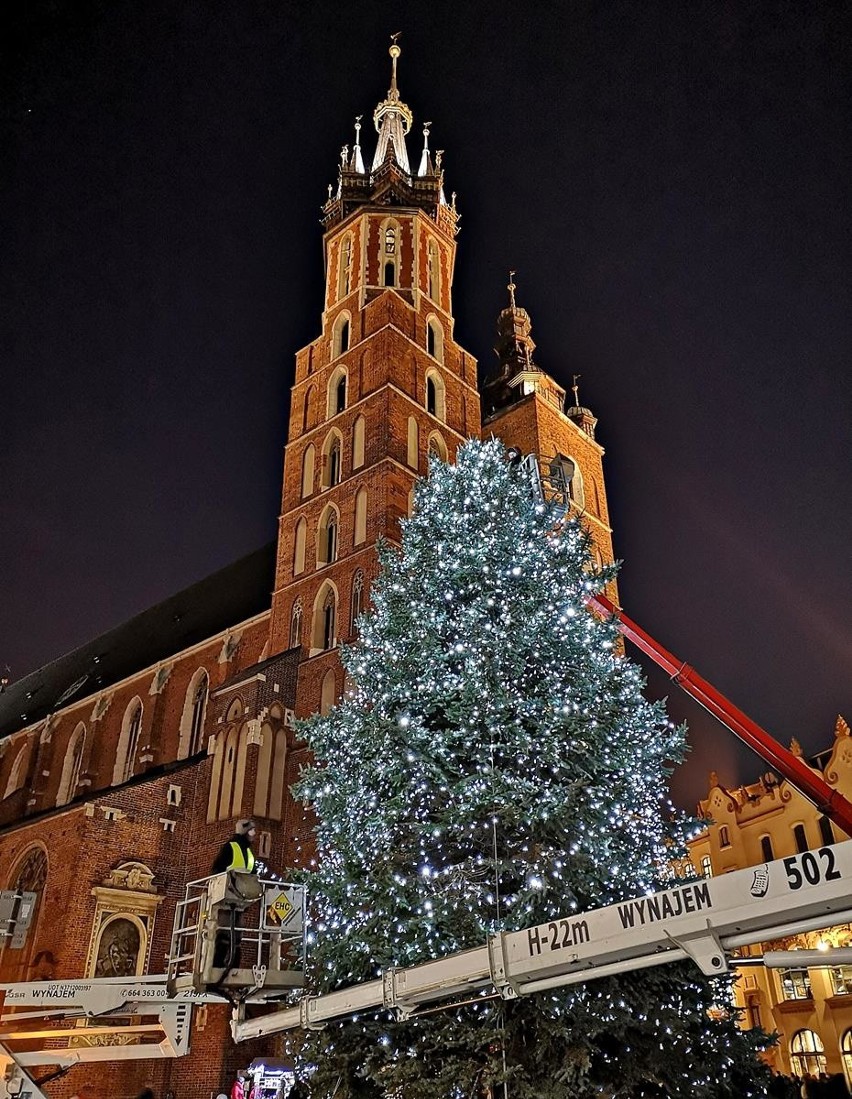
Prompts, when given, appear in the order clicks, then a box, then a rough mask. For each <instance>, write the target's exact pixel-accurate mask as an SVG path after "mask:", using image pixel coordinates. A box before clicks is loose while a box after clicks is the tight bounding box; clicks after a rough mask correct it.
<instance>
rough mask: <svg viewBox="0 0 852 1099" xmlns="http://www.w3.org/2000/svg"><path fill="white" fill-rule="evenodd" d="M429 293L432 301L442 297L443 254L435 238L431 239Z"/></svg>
mask: <svg viewBox="0 0 852 1099" xmlns="http://www.w3.org/2000/svg"><path fill="white" fill-rule="evenodd" d="M428 281H429V285H428V291H427V292H428V294H429V297H430V298H431V299H432V301H440V297H441V256H440V252H439V251H438V245H437V243H436V242H435V241H434V240H430V241H429V260H428Z"/></svg>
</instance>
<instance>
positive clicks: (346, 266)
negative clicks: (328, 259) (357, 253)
mask: <svg viewBox="0 0 852 1099" xmlns="http://www.w3.org/2000/svg"><path fill="white" fill-rule="evenodd" d="M351 285H352V237H351V236H350V235H349V234H348V233H347V234H346V236H345V237H344V238H343V240H342V241H341V243H340V259H339V261H338V265H337V296H338V298H344V297H346V295H347V294H348V293H349V290H350V288H351Z"/></svg>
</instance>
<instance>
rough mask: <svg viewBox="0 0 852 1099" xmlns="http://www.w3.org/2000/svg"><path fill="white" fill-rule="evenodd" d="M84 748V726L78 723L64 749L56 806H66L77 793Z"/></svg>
mask: <svg viewBox="0 0 852 1099" xmlns="http://www.w3.org/2000/svg"><path fill="white" fill-rule="evenodd" d="M85 746H86V726H85V725H84V724H83V723H82V722H80V724H79V725H78V726H77V728H76V729H75V730H74V732H73V733H72V734H71V738H70V740H69V741H68V747H67V748H66V749H65V759H64V760H63V763H62V776H61V778H60V780H59V791H58V793H57V795H56V804H57V805H67V804H68V802H69V801H72V800H73V798H74V795H75V794H76V792H77V784H78V783H79V781H80V770H81V768H82V765H83V749H84V748H85Z"/></svg>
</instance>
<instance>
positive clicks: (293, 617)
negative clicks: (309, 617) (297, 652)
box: [290, 599, 302, 649]
mask: <svg viewBox="0 0 852 1099" xmlns="http://www.w3.org/2000/svg"><path fill="white" fill-rule="evenodd" d="M301 644H302V600H301V599H297V600H296V602H295V603H294V604H293V610H292V612H291V614H290V648H291V649H296V648H298V647H299V646H300V645H301Z"/></svg>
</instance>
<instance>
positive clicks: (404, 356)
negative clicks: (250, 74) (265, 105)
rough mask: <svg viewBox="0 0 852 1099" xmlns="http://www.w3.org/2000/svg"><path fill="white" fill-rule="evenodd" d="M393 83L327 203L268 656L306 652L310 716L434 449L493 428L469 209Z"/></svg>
mask: <svg viewBox="0 0 852 1099" xmlns="http://www.w3.org/2000/svg"><path fill="white" fill-rule="evenodd" d="M390 55H391V59H392V72H391V83H390V88H389V90H388V94H387V97H386V99H384V100H383V101H382V102H381V103H379V105H378V106H377V108H376V110H375V112H374V115H373V121H374V123H375V127H376V131H377V134H378V140H377V145H376V151H375V155H374V156H373V160H372V164H371V166H370V168H369V169H368V168H367V167H366V166H365V161H364V154H363V151H362V148H361V124H360V118H359V120H358V121H357V122H356V124H355V143H354V145H353V147H352V149H351V150H350V149H349V147H348V146H345V147H344V148H343V150H342V152H341V157H340V171H339V177H338V182H337V187H336V188H330V189H329V197H328V201H327V202H326V204H325V206H324V207H323V219H322V220H323V225H324V227H325V234H324V238H323V248H324V253H325V273H326V285H325V308H324V311H323V315H322V331H321V333H320V335H319V336H318V337H317V339H316V340H314V341H313V342H312V343H310V344H309V345H308V346H307V347H305V348H303V349H302V350H301V351H300V352H299V353H298V354H297V356H296V380H295V384H294V386H293V390H292V402H291V412H290V428H289V434H288V442H287V446H286V449H285V455H284V490H283V497H282V504H281V517H280V521H279V534H278V558H277V567H276V578H275V590H274V593H273V600H272V619H271V625H270V631H271V632H270V650H269V651H270V654H275V653H279V652H281V651H283V650H286V649H289V648H295V647H296V646H301V662H300V668H299V685H298V693H297V712H298V713H299V714H300V715H303V714H308V713H313V712H316V711H317V710H323V711H324V710H326V709H327V708H328V707H329V706H330V705H331V704H332V703H333V702H334V701H335V699H336V698H337V697H338V696H339V695H340V693H341V691H342V689H343V681H342V676H343V673H342V670H341V667H340V663H339V660H338V657H337V653H336V651H335V650H336V648H337V646H338V644H339V642H341V641H346V640H349V639H351V638H352V637H353V636H354V632H355V620H356V618H357V616H358V614H359V612H360V611H361V609H363V608H364V607H365V605H366V600H367V596H368V589H369V585H370V581H371V580H372V578H373V577H374V576H375V573H376V567H377V564H376V541H377V539H378V538H380V537H384V538H386V539H388V540H390V541H392V542H393V541H398V540H399V534H400V531H399V521H400V519H401V518H402V517H403V516H404V515H406V514H407V513H408V510H409V508H410V501H411V493H412V488H413V485H414V481H415V479H416V478H417V477H418V476H419V475H421V474H423V473H425V472H426V469H427V461H428V457H427V456H428V453H429V452H430V451H433V452H435V453H437V454H439V455H440V456H441V457H443V458H446V457H448V456H450V455H453V454H454V453H455V450H456V448H457V446H458V444H459V443H461V442H462V441H463V440H464V439H466V438H468V437H469V436H471V435H478V434H479V431H480V423H481V420H480V407H479V394H478V391H477V387H476V360H475V359H474V358H473V356H471V355H470V354H468V353H467V352H466V351H464V350H463V349H462V348H461V347H460V346H459V345H458V344H457V343H456V342H455V340H454V339H453V326H454V321H453V315H452V280H453V268H454V263H455V250H456V245H455V238H456V233H457V215H456V210H455V201H454V200H453V202H452V203H451V204H450V203H447V200H446V197H445V194H444V186H443V179H444V173H443V170H442V167H441V156H442V154H441V153H440V152H438V153H436V154H435V155H434V157H433V155H432V153H431V152H430V150H429V124H428V123H426V124H425V125H424V127H423V149H422V152H421V154H420V157H419V162H418V166H417V168H416V170H415V169H414V168H413V167H412V161H410V160H409V153H408V147H407V144H406V139H407V135H408V133H409V131H410V129H411V123H412V113H411V110H410V109H409V107H408V106H407V105H406V104H405V103H404V102H403V101H402V100H401V99H400V95H399V90H398V87H397V62H398V59H399V56H400V50H399V47H398V46H397V45H396V43H394V44H393V45H392V46H391V49H390Z"/></svg>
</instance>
